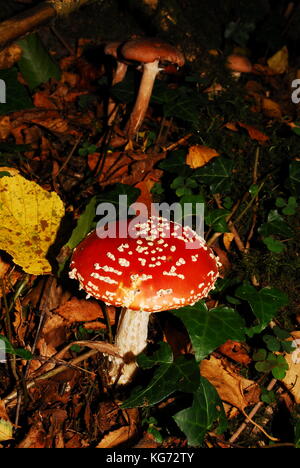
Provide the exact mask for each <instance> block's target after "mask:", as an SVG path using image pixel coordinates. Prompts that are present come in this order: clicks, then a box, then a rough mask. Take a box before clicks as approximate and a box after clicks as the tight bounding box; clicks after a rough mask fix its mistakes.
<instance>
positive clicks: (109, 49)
mask: <svg viewBox="0 0 300 468" xmlns="http://www.w3.org/2000/svg"><path fill="white" fill-rule="evenodd" d="M121 44H122V42H120V41H114V42H109V43H108V44H106V46H105V47H104V53H105V54H106V55H112V56H113V57H114V58H115V59H118V49H119V47H120V45H121Z"/></svg>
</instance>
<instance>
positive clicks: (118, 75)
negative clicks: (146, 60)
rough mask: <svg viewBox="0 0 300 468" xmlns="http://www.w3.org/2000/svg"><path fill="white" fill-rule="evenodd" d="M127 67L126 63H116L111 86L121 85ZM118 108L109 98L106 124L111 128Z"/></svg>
mask: <svg viewBox="0 0 300 468" xmlns="http://www.w3.org/2000/svg"><path fill="white" fill-rule="evenodd" d="M127 68H128V67H127V65H126V63H123V62H117V68H116V70H115V72H114V76H113V79H112V83H111V84H112V86H115V85H116V84H118V83H121V81H123V79H124V78H125V75H126V72H127ZM117 109H118V106H117V104H116V103H115V101H114V100H113V99H112V98H111V97H110V98H109V101H108V107H107V114H108V121H107V124H108V125H109V126H111V125H112V124H113V122H114V120H115V117H116V113H117Z"/></svg>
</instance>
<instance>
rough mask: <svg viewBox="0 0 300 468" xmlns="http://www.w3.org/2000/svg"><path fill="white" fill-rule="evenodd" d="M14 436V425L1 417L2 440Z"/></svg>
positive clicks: (0, 436)
mask: <svg viewBox="0 0 300 468" xmlns="http://www.w3.org/2000/svg"><path fill="white" fill-rule="evenodd" d="M12 438H13V427H12V424H11V423H10V422H9V421H4V419H0V442H4V441H5V440H10V439H12Z"/></svg>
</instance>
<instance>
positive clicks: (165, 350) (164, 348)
mask: <svg viewBox="0 0 300 468" xmlns="http://www.w3.org/2000/svg"><path fill="white" fill-rule="evenodd" d="M172 362H173V353H172V349H171V347H170V345H168V343H164V342H160V343H159V349H158V350H157V351H156V352H155V353H153V354H152V355H151V356H148V355H147V354H144V353H142V354H140V355H139V356H138V357H137V363H138V365H139V366H140V367H141V368H142V369H151V367H154V366H156V365H157V364H172Z"/></svg>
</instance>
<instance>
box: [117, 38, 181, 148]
mask: <svg viewBox="0 0 300 468" xmlns="http://www.w3.org/2000/svg"><path fill="white" fill-rule="evenodd" d="M120 53H121V54H122V56H123V57H124V59H126V60H130V61H135V62H140V63H141V64H142V67H143V76H142V80H141V84H140V87H139V91H138V95H137V98H136V102H135V104H134V107H133V110H132V113H131V115H130V118H129V121H128V122H127V124H126V128H125V130H126V133H127V135H128V137H129V139H133V138H134V136H135V135H136V133H137V132H138V130H139V128H140V126H141V124H142V122H143V120H144V117H145V114H146V111H147V108H148V105H149V101H150V98H151V94H152V90H153V86H154V82H155V78H156V75H157V74H158V73H159V72H160V71H161V70H162V69H163V68H160V66H159V65H160V62H168V63H172V64H175V65H178V66H180V67H181V66H183V65H184V57H183V54H182V53H181V52H180V51H179V50H177V49H176V48H175V47H173V46H172V45H170V44H168V43H167V42H164V41H162V40H160V39H155V38H149V39H134V40H131V41H128V42H126V43H125V44H124V45H123V46H122V47H121V48H120Z"/></svg>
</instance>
